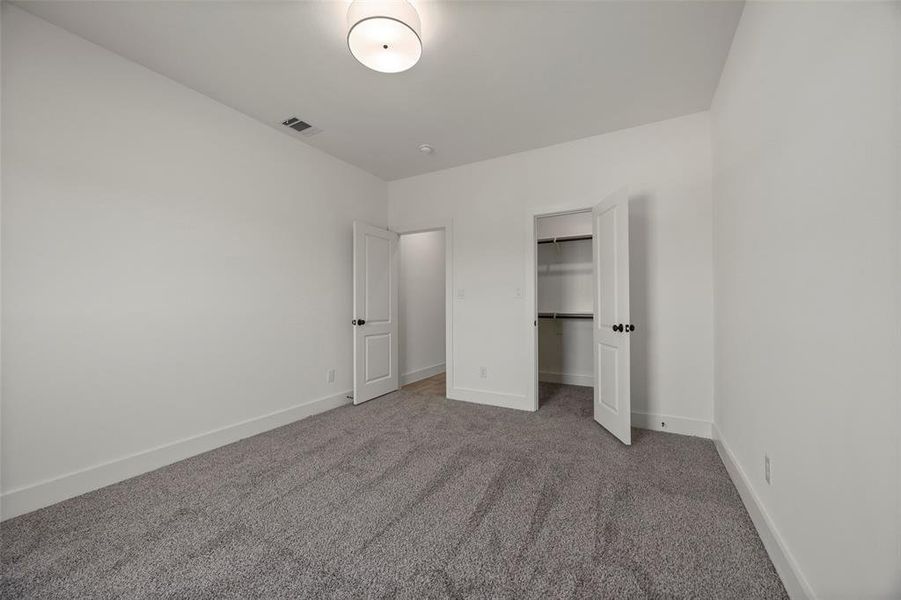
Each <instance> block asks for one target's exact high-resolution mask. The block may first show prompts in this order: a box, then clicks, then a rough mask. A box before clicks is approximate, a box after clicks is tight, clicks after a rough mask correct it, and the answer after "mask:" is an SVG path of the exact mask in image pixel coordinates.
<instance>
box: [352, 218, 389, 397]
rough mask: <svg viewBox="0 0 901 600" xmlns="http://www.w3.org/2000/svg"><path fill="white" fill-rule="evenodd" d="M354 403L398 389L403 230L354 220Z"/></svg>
mask: <svg viewBox="0 0 901 600" xmlns="http://www.w3.org/2000/svg"><path fill="white" fill-rule="evenodd" d="M353 325H354V404H360V403H361V402H366V401H367V400H371V399H372V398H375V397H376V396H381V395H383V394H387V393H388V392H393V391H394V390H396V389H397V382H398V377H397V234H396V233H394V232H391V231H388V230H387V229H379V228H378V227H373V226H371V225H367V224H365V223H359V222H356V221H354V317H353Z"/></svg>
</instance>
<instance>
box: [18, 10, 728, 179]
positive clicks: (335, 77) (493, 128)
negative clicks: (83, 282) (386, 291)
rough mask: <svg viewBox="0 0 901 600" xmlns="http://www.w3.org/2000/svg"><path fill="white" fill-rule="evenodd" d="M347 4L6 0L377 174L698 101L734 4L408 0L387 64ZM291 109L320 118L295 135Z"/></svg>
mask: <svg viewBox="0 0 901 600" xmlns="http://www.w3.org/2000/svg"><path fill="white" fill-rule="evenodd" d="M348 4H349V3H348V2H345V1H341V2H338V1H336V2H263V1H245V2H205V1H194V2H168V1H159V2H109V1H100V2H82V1H72V0H67V1H62V2H52V1H44V0H37V1H31V2H23V3H19V6H21V7H22V8H24V9H26V10H28V11H30V12H32V13H34V14H36V15H38V16H40V17H43V18H44V19H46V20H48V21H50V22H52V23H55V24H57V25H59V26H61V27H64V28H65V29H68V30H69V31H72V32H74V33H76V34H78V35H80V36H82V37H84V38H87V39H88V40H90V41H92V42H95V43H97V44H99V45H101V46H104V47H106V48H108V49H110V50H112V51H114V52H116V53H118V54H121V55H122V56H125V57H127V58H129V59H131V60H134V61H136V62H138V63H140V64H142V65H144V66H146V67H149V68H150V69H153V70H154V71H157V72H159V73H162V74H163V75H166V76H167V77H170V78H172V79H174V80H175V81H178V82H180V83H182V84H184V85H186V86H188V87H190V88H193V89H195V90H197V91H199V92H201V93H203V94H206V95H207V96H209V97H211V98H214V99H216V100H218V101H220V102H222V103H224V104H227V105H228V106H231V107H233V108H235V109H237V110H239V111H241V112H243V113H245V114H247V115H249V116H251V117H253V118H255V119H258V120H259V121H262V122H264V123H267V124H269V125H272V126H273V127H276V128H278V129H279V130H280V131H284V132H285V133H286V135H292V136H294V137H296V138H297V139H298V143H308V144H310V145H312V146H315V147H317V148H320V149H321V150H324V151H325V152H328V153H329V154H332V155H334V156H337V157H338V158H341V159H343V160H345V161H347V162H349V163H352V164H354V165H357V166H359V167H361V168H363V169H365V170H367V171H369V172H371V173H374V174H375V175H378V176H379V177H381V178H383V179H386V180H392V179H399V178H402V177H408V176H410V175H416V174H420V173H425V172H428V171H434V170H437V169H443V168H447V167H451V166H455V165H460V164H464V163H468V162H473V161H477V160H482V159H486V158H491V157H495V156H502V155H505V154H510V153H513V152H519V151H523V150H528V149H531V148H538V147H541V146H547V145H550V144H555V143H558V142H564V141H567V140H573V139H577V138H582V137H587V136H590V135H596V134H599V133H603V132H607V131H613V130H616V129H622V128H625V127H632V126H635V125H640V124H644V123H650V122H653V121H659V120H662V119H667V118H670V117H675V116H678V115H684V114H688V113H692V112H696V111H700V110H705V109H707V108H708V107H709V106H710V101H711V99H712V97H713V93H714V90H715V88H716V84H717V81H718V80H719V76H720V71H721V70H722V67H723V63H724V61H725V58H726V54H727V52H728V50H729V45H730V44H731V41H732V35H733V33H734V31H735V27H736V25H737V23H738V19H739V17H740V15H741V10H742V4H741V3H740V2H722V1H711V2H706V1H704V2H673V1H663V2H642V1H635V0H630V1H620V2H609V1H608V2H560V1H557V2H555V1H548V2H538V1H524V2H513V1H501V2H462V1H461V2H424V1H421V0H420V1H418V2H416V1H414V4H415V5H416V7H417V8H418V9H419V13H420V16H421V18H422V33H423V36H422V37H423V56H422V60H421V61H420V62H419V64H417V65H416V66H415V67H413V68H412V69H411V70H409V71H407V72H405V73H400V74H394V75H387V74H381V73H376V72H374V71H370V70H368V69H366V68H365V67H363V66H362V65H360V64H359V63H357V61H356V60H354V58H353V57H352V56H351V55H350V52H349V51H348V49H347V45H346V42H345V36H346V13H347V6H348ZM289 116H297V117H299V118H301V119H303V120H305V121H307V122H309V123H311V124H313V125H314V126H316V127H318V128H320V129H322V130H323V131H322V133H319V134H317V135H315V136H313V137H309V138H307V137H301V136H300V135H299V134H296V133H294V132H291V131H290V130H288V129H287V128H285V127H283V126H282V125H281V121H282V120H284V119H285V118H287V117H289ZM422 143H428V144H431V145H432V146H434V147H435V153H434V154H433V155H431V156H426V155H422V154H420V153H419V152H418V150H417V147H418V146H419V145H420V144H422Z"/></svg>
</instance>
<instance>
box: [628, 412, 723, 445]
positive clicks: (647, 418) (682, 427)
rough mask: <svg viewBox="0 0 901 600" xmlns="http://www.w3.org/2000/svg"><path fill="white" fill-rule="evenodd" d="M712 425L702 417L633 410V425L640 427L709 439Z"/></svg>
mask: <svg viewBox="0 0 901 600" xmlns="http://www.w3.org/2000/svg"><path fill="white" fill-rule="evenodd" d="M711 426H712V423H710V421H702V420H701V419H691V418H689V417H674V416H672V415H663V414H659V413H643V412H636V411H632V427H638V428H639V429H650V430H651V431H663V432H667V433H678V434H680V435H691V436H694V437H700V438H705V439H708V440H709V439H710V437H711Z"/></svg>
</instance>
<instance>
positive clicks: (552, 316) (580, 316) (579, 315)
mask: <svg viewBox="0 0 901 600" xmlns="http://www.w3.org/2000/svg"><path fill="white" fill-rule="evenodd" d="M538 318H539V319H593V318H594V315H593V314H591V313H548V312H540V313H538Z"/></svg>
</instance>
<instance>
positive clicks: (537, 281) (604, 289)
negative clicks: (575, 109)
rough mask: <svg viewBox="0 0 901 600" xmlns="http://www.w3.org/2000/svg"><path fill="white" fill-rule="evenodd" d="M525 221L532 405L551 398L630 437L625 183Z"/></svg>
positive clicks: (631, 326)
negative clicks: (588, 201)
mask: <svg viewBox="0 0 901 600" xmlns="http://www.w3.org/2000/svg"><path fill="white" fill-rule="evenodd" d="M529 227H530V229H531V234H532V235H531V236H530V244H531V246H532V248H531V252H530V255H531V264H532V267H531V269H530V273H529V280H528V281H527V288H528V289H529V290H530V293H531V298H532V306H531V310H532V322H531V323H530V325H531V326H532V332H533V335H532V336H531V362H532V368H533V372H532V377H531V382H530V384H529V388H530V389H529V397H530V398H531V401H532V407H533V410H540V409H541V408H542V405H543V404H544V405H546V406H548V408H550V405H551V404H552V403H554V402H555V401H556V402H557V403H558V404H559V407H558V408H561V409H563V410H572V411H575V412H578V413H579V414H585V415H586V416H589V415H591V416H592V417H593V418H594V420H595V421H597V422H598V424H599V425H601V427H603V428H604V429H606V430H607V431H609V432H610V433H611V434H612V435H613V436H615V437H616V438H617V439H619V440H620V441H621V442H623V443H624V444H627V445H628V444H631V439H632V433H631V422H632V414H631V380H630V368H631V366H630V362H631V358H630V347H631V345H630V341H629V338H630V334H631V332H633V331H635V326H634V324H632V323H630V322H629V194H628V191H627V190H626V189H622V190H620V191H617V192H614V193H612V194H610V195H608V196H607V197H606V198H604V199H603V200H602V201H601V202H600V203H598V204H597V205H596V206H594V207H592V208H574V209H571V210H568V211H566V212H556V213H543V214H538V213H533V214H532V215H531V220H530V223H529ZM589 398H591V400H590V402H589Z"/></svg>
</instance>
